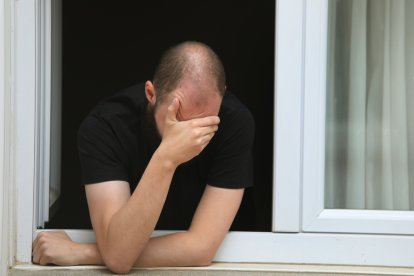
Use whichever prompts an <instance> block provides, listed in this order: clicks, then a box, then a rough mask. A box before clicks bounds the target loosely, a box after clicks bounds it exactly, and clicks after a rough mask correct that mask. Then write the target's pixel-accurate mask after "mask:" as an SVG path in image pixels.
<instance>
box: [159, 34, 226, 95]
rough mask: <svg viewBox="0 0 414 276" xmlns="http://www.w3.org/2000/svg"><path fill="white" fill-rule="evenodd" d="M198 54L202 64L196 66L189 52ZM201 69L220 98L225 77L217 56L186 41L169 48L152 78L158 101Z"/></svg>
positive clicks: (223, 91) (198, 43) (209, 49)
mask: <svg viewBox="0 0 414 276" xmlns="http://www.w3.org/2000/svg"><path fill="white" fill-rule="evenodd" d="M194 51H196V52H198V53H199V55H200V56H201V57H202V61H203V64H196V63H199V62H194V60H192V59H191V55H190V54H189V52H194ZM197 66H198V67H199V68H202V72H203V74H208V75H207V76H208V77H211V78H212V80H213V81H214V82H215V84H216V86H217V87H216V88H217V90H218V92H219V93H220V95H221V96H223V95H224V93H225V90H226V75H225V72H224V67H223V64H222V62H221V60H220V58H219V57H218V55H217V54H216V53H215V52H214V51H213V50H212V49H211V48H210V47H209V46H207V45H206V44H204V43H201V42H195V41H186V42H183V43H180V44H178V45H175V46H173V47H171V48H169V49H168V50H167V51H166V52H165V53H164V54H163V55H162V57H161V59H160V62H159V63H158V65H157V67H156V69H155V72H154V77H153V83H154V87H155V91H156V93H157V97H158V99H159V100H160V101H161V100H162V98H163V96H164V95H165V94H167V93H169V92H171V91H173V90H174V89H176V88H177V86H178V84H179V83H180V81H181V80H183V79H184V78H185V77H188V76H190V75H191V72H192V71H193V69H194V68H196V67H197Z"/></svg>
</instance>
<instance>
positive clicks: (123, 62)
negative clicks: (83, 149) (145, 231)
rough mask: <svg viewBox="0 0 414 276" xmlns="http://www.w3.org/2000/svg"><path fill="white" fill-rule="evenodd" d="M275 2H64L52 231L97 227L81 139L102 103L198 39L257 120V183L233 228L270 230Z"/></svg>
mask: <svg viewBox="0 0 414 276" xmlns="http://www.w3.org/2000/svg"><path fill="white" fill-rule="evenodd" d="M274 22H275V1H271V0H250V1H247V0H238V1H228V0H227V1H226V0H210V1H180V0H179V1H166V0H165V1H162V0H152V1H132V0H129V1H118V2H116V1H107V0H105V1H96V0H95V1H80V0H72V1H64V3H63V49H62V51H63V57H62V58H63V95H62V97H63V103H62V112H63V114H62V120H63V122H62V129H63V130H62V131H63V133H62V175H61V176H62V179H61V181H62V194H61V202H60V203H61V204H60V208H59V210H58V212H57V213H56V215H55V216H54V217H53V219H52V220H51V221H50V222H49V223H47V225H46V227H47V228H66V229H89V228H91V224H90V220H89V215H88V209H87V204H86V198H85V192H84V187H83V186H82V185H81V184H80V166H79V161H78V155H77V146H76V134H77V130H78V127H79V124H80V122H81V121H82V120H83V118H84V117H85V116H86V115H87V114H88V112H89V111H90V110H91V109H92V108H93V107H94V106H95V105H96V104H97V103H98V102H99V101H100V100H102V99H103V98H105V97H108V96H110V95H112V94H113V93H116V92H117V91H119V90H121V89H123V88H125V87H127V86H129V85H132V84H136V83H139V82H142V81H145V80H150V79H152V73H153V71H154V68H155V66H156V64H157V62H158V60H159V58H160V56H161V54H162V53H163V52H164V51H165V50H166V49H167V48H168V47H170V46H172V45H174V44H177V43H179V42H182V41H186V40H196V41H200V42H204V43H206V44H208V45H209V46H211V47H212V48H213V49H214V50H215V51H216V53H217V54H218V55H219V56H220V57H221V59H222V61H223V64H224V67H225V69H226V75H227V87H228V90H230V91H232V92H233V93H234V94H236V95H237V96H238V97H239V99H240V100H241V101H242V102H243V103H244V104H245V105H246V106H247V107H248V108H249V109H250V111H251V112H252V114H253V116H254V118H255V122H256V134H255V135H256V136H255V144H254V162H255V165H254V169H255V186H254V187H253V188H249V189H247V191H246V193H245V198H244V200H243V204H242V207H241V208H240V211H239V214H238V216H237V218H236V220H235V222H234V224H233V227H232V230H241V231H271V209H272V182H273V181H272V174H273V172H272V169H273V109H274V107H273V100H274V46H275V44H274V34H275V26H274V24H275V23H274Z"/></svg>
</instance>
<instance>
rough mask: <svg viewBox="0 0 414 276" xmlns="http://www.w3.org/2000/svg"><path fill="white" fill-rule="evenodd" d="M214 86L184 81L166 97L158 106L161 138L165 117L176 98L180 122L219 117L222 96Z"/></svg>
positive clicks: (156, 110)
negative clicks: (178, 103) (178, 105)
mask: <svg viewBox="0 0 414 276" xmlns="http://www.w3.org/2000/svg"><path fill="white" fill-rule="evenodd" d="M213 87H214V86H211V85H207V83H206V84H201V85H194V84H193V83H192V82H191V81H185V80H184V81H182V82H181V83H180V85H179V86H178V87H177V88H176V89H175V90H174V91H172V92H170V93H168V94H167V95H165V97H164V99H163V101H162V102H161V103H160V104H158V105H157V106H156V109H155V113H154V116H155V122H156V124H157V129H158V132H159V133H160V135H161V137H162V134H163V132H164V123H165V116H166V114H167V109H168V106H169V105H170V104H171V103H172V100H173V99H174V98H177V99H178V100H179V102H180V107H179V109H178V112H177V120H178V121H187V120H191V119H196V118H202V117H206V116H217V115H218V113H219V110H220V105H221V100H222V98H221V96H220V94H219V93H218V91H217V90H216V89H215V88H213Z"/></svg>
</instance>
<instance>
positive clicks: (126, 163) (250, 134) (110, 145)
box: [78, 84, 254, 230]
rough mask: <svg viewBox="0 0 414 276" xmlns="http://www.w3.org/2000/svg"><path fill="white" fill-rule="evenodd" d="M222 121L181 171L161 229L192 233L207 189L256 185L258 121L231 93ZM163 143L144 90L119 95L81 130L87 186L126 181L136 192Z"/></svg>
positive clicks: (225, 99)
mask: <svg viewBox="0 0 414 276" xmlns="http://www.w3.org/2000/svg"><path fill="white" fill-rule="evenodd" d="M218 116H219V117H220V124H219V128H218V131H217V132H216V134H215V135H214V137H213V139H212V140H211V141H210V143H209V144H208V145H207V147H206V148H205V149H204V150H203V151H202V152H201V153H200V154H199V155H198V156H196V157H194V158H193V159H192V160H190V161H188V162H186V163H184V164H181V165H180V166H179V167H178V168H177V170H176V171H175V173H174V176H173V180H172V183H171V186H170V190H169V192H168V196H167V200H166V203H165V205H164V208H163V211H162V213H161V216H160V219H159V221H158V224H157V229H177V230H180V229H188V227H189V226H190V223H191V219H192V217H193V214H194V212H195V209H196V207H197V205H198V202H199V200H200V198H201V196H202V193H203V191H204V189H205V186H206V184H208V185H211V186H215V187H222V188H230V189H231V188H246V187H250V186H252V185H253V175H252V174H253V173H252V170H253V165H252V144H253V139H254V120H253V117H252V115H251V114H250V112H249V111H248V109H247V108H246V107H245V106H243V105H242V104H241V103H240V101H239V100H238V99H237V98H236V97H235V96H234V95H233V94H231V93H230V92H226V94H225V95H224V97H223V101H222V104H221V107H220V112H219V115H218ZM160 142H161V140H160V137H159V135H158V134H157V131H156V127H155V121H154V117H153V115H152V114H151V112H150V111H149V109H148V102H147V99H146V97H145V90H144V84H139V85H135V86H132V87H129V88H127V89H125V90H123V91H121V92H119V93H117V94H115V95H114V96H112V97H110V98H108V99H106V100H104V101H103V102H101V103H100V104H98V105H97V106H96V107H95V108H94V109H93V110H92V111H91V113H90V114H89V115H88V116H87V117H86V119H85V120H84V121H83V122H82V124H81V126H80V129H79V133H78V148H79V156H80V162H81V167H82V182H83V184H92V183H99V182H104V181H111V180H123V181H127V182H129V185H130V188H131V192H133V191H134V189H135V187H136V186H137V184H138V182H139V180H140V178H141V176H142V174H143V173H144V170H145V168H146V167H147V165H148V163H149V161H150V159H151V157H152V155H153V153H154V151H155V150H156V149H157V147H158V146H159V144H160Z"/></svg>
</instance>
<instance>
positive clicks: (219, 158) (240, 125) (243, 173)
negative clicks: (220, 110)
mask: <svg viewBox="0 0 414 276" xmlns="http://www.w3.org/2000/svg"><path fill="white" fill-rule="evenodd" d="M234 113H235V114H232V115H231V116H225V117H224V118H221V122H220V125H219V131H218V132H217V134H216V135H217V141H216V145H215V150H214V154H213V157H212V163H211V167H210V171H209V173H208V177H207V184H209V185H211V186H215V187H222V188H233V189H236V188H247V187H250V186H253V160H252V159H253V157H252V147H253V141H254V133H255V125H254V119H253V116H252V115H251V113H250V112H249V111H248V110H247V108H245V107H243V106H242V108H240V109H239V110H237V111H235V112H234Z"/></svg>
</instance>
